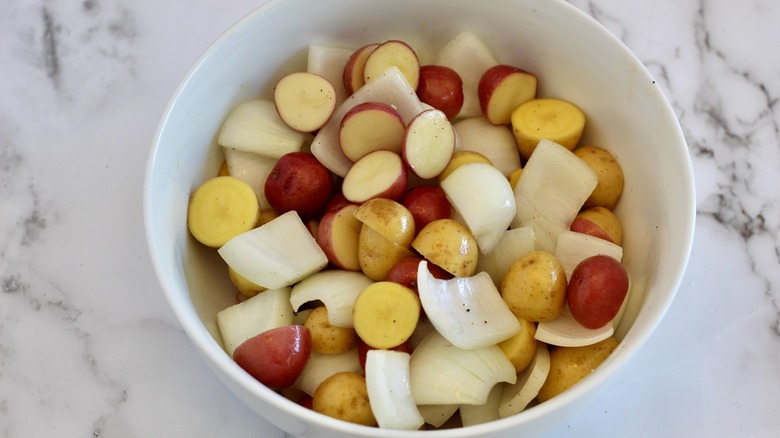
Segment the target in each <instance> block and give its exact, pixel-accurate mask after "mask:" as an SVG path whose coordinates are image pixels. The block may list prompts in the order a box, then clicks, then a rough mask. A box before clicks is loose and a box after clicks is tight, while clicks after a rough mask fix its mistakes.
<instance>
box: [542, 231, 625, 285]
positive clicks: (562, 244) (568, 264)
mask: <svg viewBox="0 0 780 438" xmlns="http://www.w3.org/2000/svg"><path fill="white" fill-rule="evenodd" d="M599 254H601V255H607V256H610V257H612V258H613V259H615V260H617V261H621V260H622V259H623V248H622V247H621V246H620V245H615V244H614V243H612V242H610V241H608V240H604V239H600V238H598V237H594V236H590V235H588V234H583V233H577V232H574V231H564V232H562V233H561V234H559V235H558V245H557V246H556V249H555V257H557V258H558V260H559V261H560V262H561V265H563V269H564V270H565V271H566V279H567V280H569V279H571V273H572V271H574V268H576V267H577V265H578V264H579V263H580V262H581V261H583V260H585V259H586V258H588V257H590V256H594V255H599Z"/></svg>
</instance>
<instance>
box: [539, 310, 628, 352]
mask: <svg viewBox="0 0 780 438" xmlns="http://www.w3.org/2000/svg"><path fill="white" fill-rule="evenodd" d="M624 301H625V300H624ZM614 332H615V329H614V326H613V325H612V324H606V325H604V326H603V327H600V328H597V329H589V328H586V327H583V326H582V324H580V323H579V322H577V320H576V319H574V316H573V315H572V314H571V309H569V306H568V305H566V306H565V307H564V308H563V312H561V314H560V315H558V317H557V318H555V319H553V320H552V321H546V322H540V323H539V325H537V326H536V334H535V335H534V337H535V338H536V340H538V341H542V342H544V343H546V344H550V345H557V346H559V347H582V346H584V345H591V344H595V343H596V342H599V341H603V340H604V339H607V338H608V337H610V336H612V334H613V333H614Z"/></svg>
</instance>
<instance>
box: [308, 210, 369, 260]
mask: <svg viewBox="0 0 780 438" xmlns="http://www.w3.org/2000/svg"><path fill="white" fill-rule="evenodd" d="M357 208H358V206H357V205H356V204H351V203H348V204H344V205H342V206H341V207H337V208H335V209H332V210H328V211H327V212H326V213H325V214H324V215H322V219H320V222H319V227H318V229H317V244H319V245H320V248H322V252H324V253H325V255H326V256H327V257H328V261H330V262H331V263H333V264H334V265H336V266H338V267H339V268H341V269H345V270H348V271H360V262H359V261H358V239H359V237H360V227H361V226H362V225H363V224H362V222H360V221H359V220H358V219H357V218H355V216H354V213H355V210H357Z"/></svg>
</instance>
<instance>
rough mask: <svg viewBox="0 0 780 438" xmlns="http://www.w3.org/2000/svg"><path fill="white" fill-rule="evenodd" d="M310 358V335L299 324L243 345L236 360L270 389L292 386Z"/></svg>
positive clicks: (260, 336) (276, 329)
mask: <svg viewBox="0 0 780 438" xmlns="http://www.w3.org/2000/svg"><path fill="white" fill-rule="evenodd" d="M309 357H311V334H310V332H309V329H308V328H306V327H304V326H300V325H287V326H283V327H277V328H273V329H271V330H266V331H264V332H262V333H260V334H259V335H257V336H254V337H251V338H249V339H247V340H246V341H244V342H242V343H241V344H240V345H239V346H238V347H236V349H235V351H233V360H235V361H236V363H237V364H238V366H240V367H241V368H243V369H244V370H246V372H248V373H249V374H250V375H251V376H252V377H254V378H255V379H257V380H258V381H260V383H263V384H264V385H266V386H268V387H269V388H271V389H281V388H286V387H288V386H290V385H292V384H293V383H294V382H295V380H297V379H298V377H299V376H300V375H301V373H302V372H303V370H304V368H306V364H307V363H308V362H309Z"/></svg>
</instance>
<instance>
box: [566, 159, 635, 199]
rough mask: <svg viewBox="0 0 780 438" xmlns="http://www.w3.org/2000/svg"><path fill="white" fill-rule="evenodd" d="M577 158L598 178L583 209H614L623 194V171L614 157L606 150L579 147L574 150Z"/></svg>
mask: <svg viewBox="0 0 780 438" xmlns="http://www.w3.org/2000/svg"><path fill="white" fill-rule="evenodd" d="M574 155H576V156H578V157H579V158H580V159H581V160H582V161H584V162H585V164H587V165H588V167H590V168H591V169H592V170H593V171H594V172H596V176H597V177H598V184H596V188H595V189H594V190H593V193H591V195H590V196H589V197H588V199H587V200H586V201H585V205H584V207H586V208H587V207H597V206H601V207H606V208H608V209H610V210H612V209H614V208H615V205H617V203H618V201H619V200H620V196H621V195H622V194H623V184H624V176H623V169H622V168H621V167H620V163H618V161H617V160H616V159H615V157H614V156H613V155H612V154H611V153H610V152H609V151H607V150H606V149H604V148H600V147H598V146H580V147H578V148H576V149H574Z"/></svg>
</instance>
